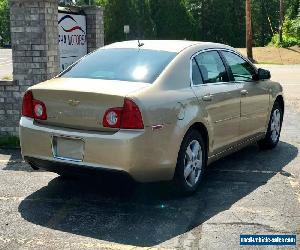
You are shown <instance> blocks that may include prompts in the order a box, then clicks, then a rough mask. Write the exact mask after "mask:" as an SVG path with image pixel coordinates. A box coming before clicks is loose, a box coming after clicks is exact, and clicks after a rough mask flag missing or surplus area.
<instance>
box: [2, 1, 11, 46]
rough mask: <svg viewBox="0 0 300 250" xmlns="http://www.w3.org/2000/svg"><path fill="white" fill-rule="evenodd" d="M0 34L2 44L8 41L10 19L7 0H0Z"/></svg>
mask: <svg viewBox="0 0 300 250" xmlns="http://www.w3.org/2000/svg"><path fill="white" fill-rule="evenodd" d="M0 36H1V37H2V45H4V44H8V43H10V19H9V4H8V0H0ZM0 40H1V39H0ZM0 45H1V41H0Z"/></svg>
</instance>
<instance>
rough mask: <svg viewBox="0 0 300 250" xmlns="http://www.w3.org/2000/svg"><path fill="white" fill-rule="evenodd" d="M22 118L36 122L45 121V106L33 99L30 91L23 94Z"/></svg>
mask: <svg viewBox="0 0 300 250" xmlns="http://www.w3.org/2000/svg"><path fill="white" fill-rule="evenodd" d="M22 116H25V117H30V118H33V119H38V120H47V111H46V105H45V104H44V103H43V102H42V101H40V100H35V99H33V94H32V91H31V90H29V91H27V92H26V93H25V94H24V97H23V104H22Z"/></svg>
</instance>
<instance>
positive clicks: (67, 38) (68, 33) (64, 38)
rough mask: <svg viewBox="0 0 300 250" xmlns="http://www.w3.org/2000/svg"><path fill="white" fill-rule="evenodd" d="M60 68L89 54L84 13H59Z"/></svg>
mask: <svg viewBox="0 0 300 250" xmlns="http://www.w3.org/2000/svg"><path fill="white" fill-rule="evenodd" d="M58 29H59V36H58V43H59V51H60V68H61V70H64V69H66V68H67V67H69V66H70V65H71V64H73V63H74V62H76V61H77V60H78V59H80V58H81V57H83V56H84V55H86V54H87V41H86V19H85V16H84V15H78V14H71V13H70V14H66V13H58Z"/></svg>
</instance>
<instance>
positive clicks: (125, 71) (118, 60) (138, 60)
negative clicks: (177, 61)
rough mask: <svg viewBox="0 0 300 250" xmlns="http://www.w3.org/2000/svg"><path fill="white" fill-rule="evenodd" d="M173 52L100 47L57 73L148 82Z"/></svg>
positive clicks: (157, 73)
mask: <svg viewBox="0 0 300 250" xmlns="http://www.w3.org/2000/svg"><path fill="white" fill-rule="evenodd" d="M175 56H176V53H175V52H167V51H157V50H147V49H100V50H97V51H95V52H94V53H92V54H90V55H88V56H86V57H84V58H83V59H82V60H80V61H79V62H78V63H77V64H75V65H73V66H72V67H70V68H69V69H67V70H66V71H65V72H63V74H62V75H61V77H68V78H92V79H105V80H120V81H132V82H146V83H152V82H154V81H155V79H156V78H157V77H158V76H159V75H160V73H161V72H162V71H163V69H164V68H165V67H166V66H167V65H168V64H169V63H170V62H171V60H172V59H173V58H174V57H175Z"/></svg>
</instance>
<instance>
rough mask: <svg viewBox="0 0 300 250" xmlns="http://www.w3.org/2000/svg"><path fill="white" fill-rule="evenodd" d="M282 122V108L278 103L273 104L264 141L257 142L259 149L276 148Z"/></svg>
mask: <svg viewBox="0 0 300 250" xmlns="http://www.w3.org/2000/svg"><path fill="white" fill-rule="evenodd" d="M282 120H283V111H282V107H281V106H280V104H279V103H278V102H275V103H274V106H273V109H272V112H271V117H270V121H269V126H268V130H267V133H266V136H265V138H264V139H262V140H261V141H259V142H258V145H259V146H260V148H261V149H273V148H275V147H276V146H277V144H278V142H279V138H280V133H281V127H282Z"/></svg>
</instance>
